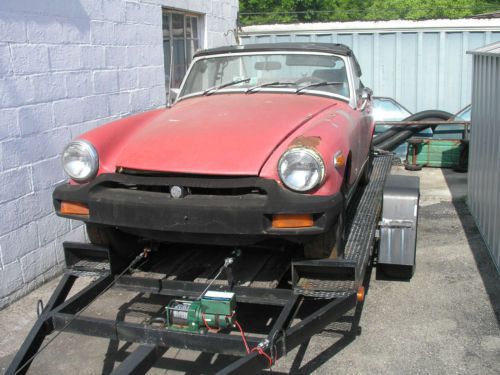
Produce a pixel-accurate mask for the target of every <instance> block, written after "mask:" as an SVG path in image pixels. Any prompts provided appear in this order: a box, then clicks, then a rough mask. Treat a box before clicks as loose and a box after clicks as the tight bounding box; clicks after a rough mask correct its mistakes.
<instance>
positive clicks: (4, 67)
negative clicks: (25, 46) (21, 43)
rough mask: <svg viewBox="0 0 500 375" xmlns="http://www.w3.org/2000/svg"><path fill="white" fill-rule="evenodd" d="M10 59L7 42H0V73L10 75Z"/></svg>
mask: <svg viewBox="0 0 500 375" xmlns="http://www.w3.org/2000/svg"><path fill="white" fill-rule="evenodd" d="M12 72H13V70H12V59H11V57H10V48H9V45H8V44H0V75H1V76H7V75H11V74H12Z"/></svg>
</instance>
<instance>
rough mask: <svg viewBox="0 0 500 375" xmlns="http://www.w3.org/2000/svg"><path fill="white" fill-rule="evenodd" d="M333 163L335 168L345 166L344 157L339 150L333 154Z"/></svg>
mask: <svg viewBox="0 0 500 375" xmlns="http://www.w3.org/2000/svg"><path fill="white" fill-rule="evenodd" d="M333 165H334V167H335V168H342V167H343V166H345V158H344V155H343V154H342V152H341V151H339V152H337V153H336V154H335V155H334V156H333Z"/></svg>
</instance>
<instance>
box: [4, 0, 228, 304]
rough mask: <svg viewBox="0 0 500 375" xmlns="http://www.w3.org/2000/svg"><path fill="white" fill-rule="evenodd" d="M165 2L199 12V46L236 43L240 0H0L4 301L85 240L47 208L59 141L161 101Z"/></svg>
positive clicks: (58, 175) (57, 177)
mask: <svg viewBox="0 0 500 375" xmlns="http://www.w3.org/2000/svg"><path fill="white" fill-rule="evenodd" d="M162 7H170V8H177V9H179V10H186V11H192V12H196V13H199V14H200V17H201V18H202V21H203V24H204V30H205V32H204V35H203V40H204V47H212V46H217V45H222V44H234V36H233V34H232V33H231V32H230V30H233V29H234V28H235V25H236V15H237V11H238V1H237V0H212V1H205V0H204V1H201V0H187V1H186V0H185V1H180V0H172V1H169V0H164V1H160V0H157V1H156V0H135V1H126V0H50V1H40V0H15V1H14V0H12V1H11V0H8V1H1V2H0V217H1V219H0V308H2V307H4V306H5V305H7V304H8V303H10V302H12V301H13V300H14V299H16V298H17V297H19V296H21V295H23V294H25V293H27V292H28V291H29V290H31V289H33V288H35V287H36V286H37V285H39V284H40V283H43V282H44V281H45V280H47V279H48V278H50V277H52V276H54V275H55V274H57V273H58V272H60V270H61V269H62V264H63V258H62V246H61V243H62V242H63V241H68V240H72V241H82V240H84V239H85V233H84V227H83V226H82V225H81V224H80V223H79V222H74V221H71V222H70V221H69V220H65V219H60V218H58V217H56V216H55V214H54V212H53V208H52V198H51V194H52V191H53V189H54V187H55V186H56V185H57V184H59V183H60V182H62V181H63V180H64V179H65V176H64V175H63V172H62V169H61V166H60V161H59V159H60V153H61V151H62V149H63V147H64V146H65V145H66V144H67V143H68V142H69V141H70V140H71V139H72V138H75V137H76V136H78V135H79V134H81V133H82V132H84V131H87V130H89V129H92V128H94V127H96V126H98V125H101V124H103V123H106V122H109V121H112V120H115V119H118V118H120V117H123V116H127V115H129V114H132V113H136V112H140V111H145V110H149V109H153V108H157V107H161V106H164V105H165V87H164V82H165V77H164V67H163V46H162V25H161V22H162V12H161V8H162Z"/></svg>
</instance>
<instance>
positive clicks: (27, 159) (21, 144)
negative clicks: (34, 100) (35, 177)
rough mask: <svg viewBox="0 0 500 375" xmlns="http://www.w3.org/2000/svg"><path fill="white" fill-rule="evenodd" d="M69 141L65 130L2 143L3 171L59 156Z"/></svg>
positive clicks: (68, 132)
mask: <svg viewBox="0 0 500 375" xmlns="http://www.w3.org/2000/svg"><path fill="white" fill-rule="evenodd" d="M69 141H70V131H69V129H67V128H59V129H54V130H51V131H48V132H44V133H41V134H36V135H32V136H27V137H24V138H16V139H12V140H8V141H5V142H3V143H2V158H3V159H2V165H3V169H4V170H5V169H10V168H18V167H20V166H23V165H28V164H31V163H34V162H37V161H39V160H43V159H47V158H50V157H52V156H56V155H59V154H60V153H61V152H62V150H63V148H64V147H65V146H66V144H67V143H68V142H69Z"/></svg>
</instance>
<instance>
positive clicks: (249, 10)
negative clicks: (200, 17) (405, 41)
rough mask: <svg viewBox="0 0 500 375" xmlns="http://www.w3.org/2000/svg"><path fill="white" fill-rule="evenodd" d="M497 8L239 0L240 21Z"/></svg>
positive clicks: (465, 1) (455, 13)
mask: <svg viewBox="0 0 500 375" xmlns="http://www.w3.org/2000/svg"><path fill="white" fill-rule="evenodd" d="M495 10H500V0H283V1H279V0H240V15H241V16H240V22H241V23H242V25H251V24H264V23H292V22H326V21H354V20H392V19H408V20H421V19H432V18H461V17H466V16H470V15H473V14H479V13H486V12H491V11H495Z"/></svg>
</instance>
